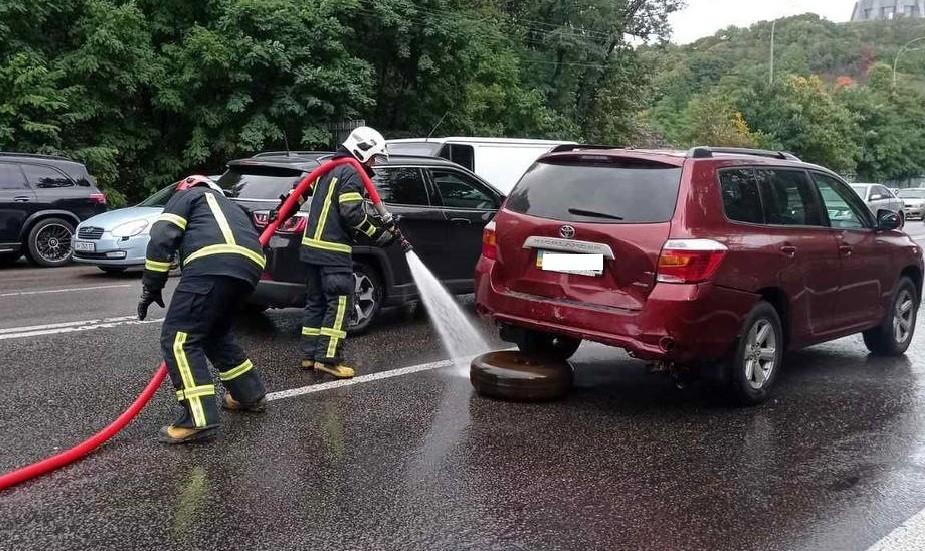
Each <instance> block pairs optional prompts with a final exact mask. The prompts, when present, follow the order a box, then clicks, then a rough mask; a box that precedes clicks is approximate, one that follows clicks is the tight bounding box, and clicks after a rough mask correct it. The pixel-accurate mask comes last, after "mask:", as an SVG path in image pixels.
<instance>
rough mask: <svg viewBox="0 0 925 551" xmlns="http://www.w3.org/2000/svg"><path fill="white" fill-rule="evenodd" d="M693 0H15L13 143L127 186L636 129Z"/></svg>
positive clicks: (10, 100) (7, 134)
mask: <svg viewBox="0 0 925 551" xmlns="http://www.w3.org/2000/svg"><path fill="white" fill-rule="evenodd" d="M678 3H679V1H678V0H582V1H580V2H574V1H565V0H542V1H529V2H528V1H519V0H480V1H475V2H473V1H468V0H201V1H196V2H190V1H188V0H0V149H4V150H15V151H37V152H54V153H64V154H68V155H72V156H74V157H76V158H79V159H81V160H83V161H85V162H87V163H88V164H89V166H90V168H91V170H92V171H93V172H94V173H95V174H96V175H97V178H98V179H99V181H100V182H101V183H102V184H103V185H104V186H105V187H106V188H107V189H108V191H109V192H110V193H111V194H114V196H115V197H114V198H115V199H116V201H119V199H120V198H121V199H126V198H127V199H137V198H139V197H140V196H142V195H144V194H145V193H147V192H149V191H150V190H152V189H155V188H157V187H159V186H162V185H164V184H165V183H167V182H169V181H171V179H175V178H177V177H178V176H180V175H182V174H184V173H187V172H190V171H192V170H216V169H219V168H220V167H221V166H222V163H223V162H224V161H225V160H227V159H229V158H233V157H236V156H241V155H245V154H249V153H252V152H255V151H260V150H265V149H269V148H274V149H282V148H285V147H287V146H288V147H290V148H293V149H296V148H312V147H329V146H330V145H331V142H332V138H333V137H332V134H331V132H330V131H329V128H330V126H329V125H331V124H332V123H337V122H341V121H348V120H354V119H365V120H366V121H367V122H368V123H369V124H371V125H374V126H376V127H378V128H380V129H381V130H383V132H384V133H385V134H386V135H387V136H393V137H398V136H408V135H421V134H427V133H428V132H430V131H431V129H433V127H434V126H435V125H437V124H438V122H440V121H441V120H442V123H441V125H440V128H439V133H441V134H452V133H458V134H464V135H499V136H500V135H509V136H536V137H561V138H571V139H580V138H582V137H584V136H587V137H589V138H591V139H595V140H600V141H614V142H622V141H624V140H625V139H627V137H628V136H629V135H631V134H632V133H633V132H635V127H634V124H635V122H634V121H635V118H636V117H635V116H636V113H637V112H638V111H639V110H640V109H641V108H642V107H643V105H642V104H640V103H638V102H639V101H640V100H641V97H642V96H641V94H639V93H637V92H638V89H639V87H641V86H643V85H644V83H645V80H646V71H645V70H644V69H643V67H642V66H641V65H639V64H638V62H637V59H636V52H635V51H634V50H633V49H632V48H630V47H629V46H628V44H627V39H626V38H625V37H627V36H630V35H634V36H637V37H639V38H640V39H643V40H653V41H658V40H663V39H664V38H665V37H666V33H667V26H666V20H667V15H668V14H669V13H670V12H671V11H673V10H674V9H675V8H676V7H677V4H678Z"/></svg>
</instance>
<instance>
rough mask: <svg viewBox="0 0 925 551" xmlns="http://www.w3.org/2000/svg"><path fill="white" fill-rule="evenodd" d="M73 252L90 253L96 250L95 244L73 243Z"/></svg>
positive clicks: (87, 242)
mask: <svg viewBox="0 0 925 551" xmlns="http://www.w3.org/2000/svg"><path fill="white" fill-rule="evenodd" d="M74 250H75V251H83V252H88V253H92V252H93V251H95V250H96V243H90V242H89V241H75V242H74Z"/></svg>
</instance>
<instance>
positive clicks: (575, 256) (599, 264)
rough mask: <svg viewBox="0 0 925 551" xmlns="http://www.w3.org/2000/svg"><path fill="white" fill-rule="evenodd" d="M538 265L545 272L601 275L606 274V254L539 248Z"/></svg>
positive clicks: (537, 253) (590, 275)
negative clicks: (564, 251) (563, 251)
mask: <svg viewBox="0 0 925 551" xmlns="http://www.w3.org/2000/svg"><path fill="white" fill-rule="evenodd" d="M536 267H537V268H539V269H540V270H543V271H544V272H557V273H560V274H571V275H581V276H589V277H600V276H601V275H603V274H604V255H602V254H587V253H560V252H556V251H543V250H539V251H537V252H536Z"/></svg>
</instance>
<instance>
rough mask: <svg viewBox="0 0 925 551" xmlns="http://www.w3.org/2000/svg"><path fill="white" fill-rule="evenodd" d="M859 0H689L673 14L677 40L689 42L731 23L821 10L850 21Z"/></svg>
mask: <svg viewBox="0 0 925 551" xmlns="http://www.w3.org/2000/svg"><path fill="white" fill-rule="evenodd" d="M854 3H855V0H687V6H688V7H687V8H686V9H685V10H684V11H681V12H678V13H676V14H674V15H673V16H672V17H671V24H672V27H673V28H674V38H673V39H672V40H673V41H674V42H677V43H679V44H687V43H688V42H693V41H694V40H697V39H698V38H702V37H704V36H710V35H712V34H713V33H715V32H716V31H718V30H720V29H724V28H726V27H728V26H730V25H736V26H737V27H747V26H749V25H751V24H752V23H756V22H758V21H770V20H772V19H777V18H778V17H786V16H788V15H799V14H801V13H806V12H812V13H818V14H819V15H821V16H822V17H825V18H826V19H831V20H832V21H848V20H850V19H851V11H852V10H853V9H854Z"/></svg>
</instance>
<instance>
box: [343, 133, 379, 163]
mask: <svg viewBox="0 0 925 551" xmlns="http://www.w3.org/2000/svg"><path fill="white" fill-rule="evenodd" d="M344 147H346V148H347V151H349V152H350V153H351V154H352V155H353V156H354V157H356V158H357V160H359V161H360V162H361V163H365V162H367V161H369V160H370V159H372V158H373V157H375V156H376V155H382V156H384V157H386V158H388V157H389V152H388V150H387V149H386V147H385V138H383V137H382V134H380V133H379V132H378V131H376V130H374V129H372V128H370V127H368V126H361V127H359V128H356V129H354V130H353V132H351V133H350V135H349V136H347V139H346V140H345V141H344Z"/></svg>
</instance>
